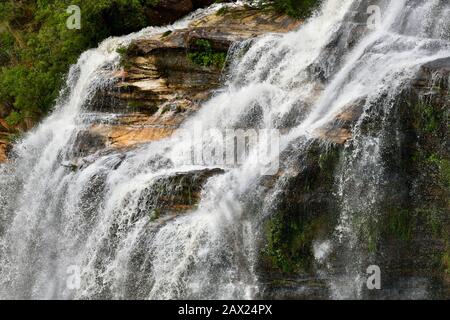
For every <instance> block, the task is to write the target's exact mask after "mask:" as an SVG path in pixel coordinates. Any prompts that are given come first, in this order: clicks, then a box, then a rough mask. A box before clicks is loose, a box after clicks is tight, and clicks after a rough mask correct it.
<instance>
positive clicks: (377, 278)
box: [366, 265, 381, 290]
mask: <svg viewBox="0 0 450 320" xmlns="http://www.w3.org/2000/svg"><path fill="white" fill-rule="evenodd" d="M366 273H367V274H368V275H369V277H368V278H367V283H366V284H367V289H369V290H381V269H380V267H379V266H377V265H371V266H369V267H368V268H367V271H366Z"/></svg>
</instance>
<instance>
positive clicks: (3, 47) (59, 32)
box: [0, 0, 159, 124]
mask: <svg viewBox="0 0 450 320" xmlns="http://www.w3.org/2000/svg"><path fill="white" fill-rule="evenodd" d="M158 1H159V0H1V2H0V105H3V106H4V107H6V108H7V109H8V110H10V112H11V115H10V117H9V119H10V121H9V122H10V123H14V124H17V121H18V120H19V119H20V121H22V120H23V119H25V118H29V119H32V120H38V119H39V118H40V117H41V116H42V115H45V114H46V113H47V112H48V111H49V110H50V108H51V107H52V105H53V103H54V101H55V99H56V98H57V96H58V93H59V90H60V88H61V86H62V84H63V81H64V74H65V73H66V72H67V71H68V69H69V66H70V65H71V64H73V63H75V62H76V60H77V58H78V56H79V55H80V54H81V53H82V52H83V51H84V50H86V49H87V48H90V47H94V46H96V45H97V44H98V42H99V41H101V40H102V39H104V38H107V37H108V36H116V35H121V34H127V33H130V32H133V31H136V30H139V29H141V28H143V27H145V26H147V25H148V24H151V21H150V20H149V19H150V18H149V17H147V15H146V10H147V9H148V8H151V7H152V6H155V5H156V4H157V3H158ZM70 5H78V6H79V7H80V8H81V19H82V20H81V24H82V29H81V30H70V29H68V28H67V27H66V21H67V19H68V17H69V16H70V14H69V13H67V12H66V10H67V8H68V7H69V6H70ZM130 17H132V18H130Z"/></svg>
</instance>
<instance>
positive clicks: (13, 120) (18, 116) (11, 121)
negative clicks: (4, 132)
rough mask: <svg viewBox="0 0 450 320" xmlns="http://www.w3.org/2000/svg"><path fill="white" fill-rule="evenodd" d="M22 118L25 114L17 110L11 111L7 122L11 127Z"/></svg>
mask: <svg viewBox="0 0 450 320" xmlns="http://www.w3.org/2000/svg"><path fill="white" fill-rule="evenodd" d="M22 120H23V115H22V114H21V113H19V112H16V111H13V112H11V113H10V114H9V116H7V117H6V119H5V121H6V123H7V124H8V125H9V126H11V127H13V126H16V125H18V124H19V123H21V122H22Z"/></svg>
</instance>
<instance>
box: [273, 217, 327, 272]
mask: <svg viewBox="0 0 450 320" xmlns="http://www.w3.org/2000/svg"><path fill="white" fill-rule="evenodd" d="M326 224H327V220H326V218H325V217H321V218H316V219H312V220H310V221H295V220H290V219H289V218H288V217H287V216H285V215H283V214H281V215H276V216H274V217H272V218H271V219H270V220H269V221H268V222H267V223H266V233H267V240H268V242H267V246H266V248H265V250H264V255H265V256H266V258H267V259H268V261H269V262H270V264H271V265H272V267H274V268H276V269H279V270H280V271H282V272H284V273H293V272H299V271H301V270H306V269H308V268H310V267H311V262H312V260H313V252H312V241H313V240H314V239H315V237H316V236H317V234H318V233H319V230H321V229H323V228H324V227H325V226H326Z"/></svg>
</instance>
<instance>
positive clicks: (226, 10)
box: [216, 7, 230, 16]
mask: <svg viewBox="0 0 450 320" xmlns="http://www.w3.org/2000/svg"><path fill="white" fill-rule="evenodd" d="M229 11H230V9H229V8H228V7H222V8H220V9H219V10H217V12H216V15H218V16H223V15H225V14H227V13H228V12H229Z"/></svg>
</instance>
